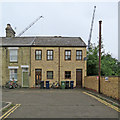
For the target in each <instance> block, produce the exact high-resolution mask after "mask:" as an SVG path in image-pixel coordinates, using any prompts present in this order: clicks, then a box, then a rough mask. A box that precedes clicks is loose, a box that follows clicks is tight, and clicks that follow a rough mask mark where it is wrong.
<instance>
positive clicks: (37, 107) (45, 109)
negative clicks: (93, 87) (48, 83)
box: [2, 88, 118, 118]
mask: <svg viewBox="0 0 120 120" xmlns="http://www.w3.org/2000/svg"><path fill="white" fill-rule="evenodd" d="M2 92H3V94H2V99H3V101H7V102H13V103H14V104H21V106H20V107H19V108H17V109H16V110H15V111H14V112H13V113H12V114H10V116H8V118H118V112H117V111H115V110H114V109H112V108H110V107H108V106H106V105H104V104H102V103H100V102H99V101H97V100H96V99H94V98H92V97H90V96H88V95H86V94H84V93H83V90H82V89H73V90H71V89H65V90H60V89H58V90H55V89H50V90H46V89H44V90H42V89H23V88H21V89H3V90H2Z"/></svg>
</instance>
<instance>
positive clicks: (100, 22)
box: [98, 21, 102, 93]
mask: <svg viewBox="0 0 120 120" xmlns="http://www.w3.org/2000/svg"><path fill="white" fill-rule="evenodd" d="M101 24H102V21H99V81H98V92H99V93H100V76H101Z"/></svg>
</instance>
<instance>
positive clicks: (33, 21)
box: [17, 16, 43, 37]
mask: <svg viewBox="0 0 120 120" xmlns="http://www.w3.org/2000/svg"><path fill="white" fill-rule="evenodd" d="M40 18H43V16H39V17H38V18H37V19H36V20H35V21H33V22H32V23H31V24H30V25H29V26H28V27H26V28H25V29H24V30H23V31H22V32H21V33H19V34H18V35H17V37H20V36H21V35H22V34H23V33H24V32H26V31H27V30H28V29H29V28H30V27H31V26H33V25H34V24H35V23H36V22H37V21H38V20H39V19H40Z"/></svg>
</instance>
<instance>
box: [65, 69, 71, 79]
mask: <svg viewBox="0 0 120 120" xmlns="http://www.w3.org/2000/svg"><path fill="white" fill-rule="evenodd" d="M65 79H71V71H65Z"/></svg>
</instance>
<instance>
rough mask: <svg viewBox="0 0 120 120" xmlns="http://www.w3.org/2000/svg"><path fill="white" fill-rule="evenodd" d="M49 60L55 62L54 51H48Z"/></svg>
mask: <svg viewBox="0 0 120 120" xmlns="http://www.w3.org/2000/svg"><path fill="white" fill-rule="evenodd" d="M47 60H53V50H47Z"/></svg>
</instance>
